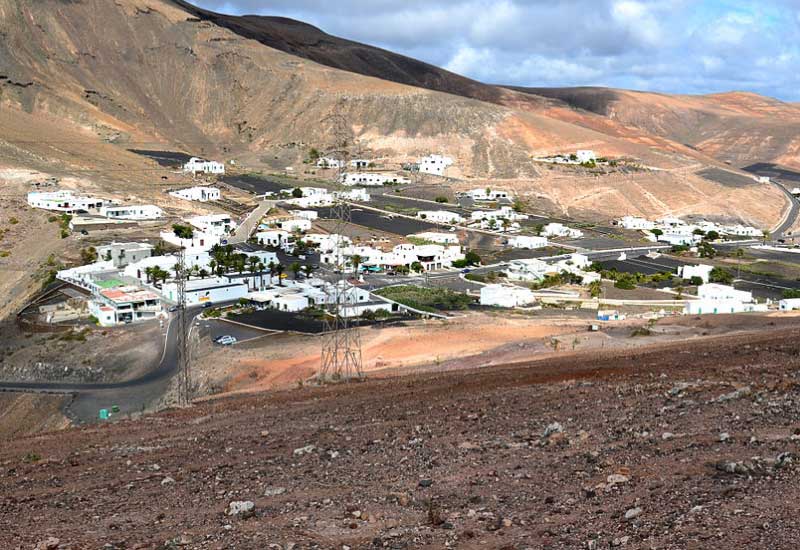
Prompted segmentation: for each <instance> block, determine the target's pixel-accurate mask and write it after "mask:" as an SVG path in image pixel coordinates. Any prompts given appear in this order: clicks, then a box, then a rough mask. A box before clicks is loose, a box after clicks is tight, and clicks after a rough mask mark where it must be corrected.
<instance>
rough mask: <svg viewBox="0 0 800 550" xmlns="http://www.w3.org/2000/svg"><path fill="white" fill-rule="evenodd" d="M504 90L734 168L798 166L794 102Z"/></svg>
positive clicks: (798, 111) (746, 96) (736, 95)
mask: <svg viewBox="0 0 800 550" xmlns="http://www.w3.org/2000/svg"><path fill="white" fill-rule="evenodd" d="M510 89H513V90H515V91H519V92H523V93H527V94H530V95H531V96H533V97H536V98H540V99H542V98H545V99H548V100H550V101H551V104H550V113H551V114H553V115H554V116H556V117H558V118H560V119H563V120H572V121H573V122H576V119H575V113H582V114H583V115H584V117H585V120H584V121H583V122H582V123H583V124H585V125H586V126H588V127H593V128H597V123H596V122H595V123H592V122H591V121H590V119H596V118H597V117H593V116H591V115H598V116H599V117H601V118H602V119H605V120H607V121H612V122H616V123H618V124H620V125H621V126H622V127H624V128H629V129H630V128H635V129H637V130H639V131H642V132H645V133H647V134H650V135H654V136H660V137H663V138H666V139H669V140H671V141H673V142H676V143H680V144H683V145H686V146H688V147H691V148H693V149H695V150H697V151H699V152H702V153H704V154H706V155H708V156H710V157H713V158H715V159H717V160H720V161H723V162H727V163H730V164H733V165H734V166H747V165H748V164H752V163H754V162H759V161H769V162H776V163H779V164H785V165H787V166H790V167H796V168H800V154H798V153H800V106H798V105H797V104H793V103H786V102H783V101H779V100H777V99H773V98H770V97H764V96H760V95H758V94H753V93H748V92H730V93H722V94H710V95H669V94H659V93H652V92H635V91H628V90H615V89H610V88H595V87H583V88H520V87H510ZM565 110H569V111H571V115H566V114H565V113H564V111H565ZM558 111H560V112H561V114H556V112H558Z"/></svg>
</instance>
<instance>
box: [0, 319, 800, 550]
mask: <svg viewBox="0 0 800 550" xmlns="http://www.w3.org/2000/svg"><path fill="white" fill-rule="evenodd" d="M795 335H796V327H791V328H785V327H780V326H776V327H771V330H768V331H764V332H762V333H759V334H749V335H736V336H723V337H714V338H709V339H703V340H697V341H692V342H684V343H678V344H676V343H669V344H662V345H656V346H654V347H651V348H648V349H638V350H606V351H603V352H598V351H597V350H594V351H590V352H583V353H577V354H570V355H565V356H563V357H557V358H552V359H548V360H547V361H543V362H536V363H530V364H527V365H526V364H523V365H517V366H513V367H493V368H491V369H483V370H480V371H462V372H450V373H446V374H430V375H419V376H415V377H400V378H393V379H383V380H372V381H368V382H365V383H363V384H356V385H351V386H338V387H324V388H303V389H299V390H294V391H287V392H273V393H263V394H258V395H254V396H249V397H241V396H240V397H236V398H227V399H215V400H210V401H206V402H203V403H198V404H196V405H195V406H193V407H192V408H190V409H185V410H177V411H172V412H168V413H164V414H160V415H156V416H150V417H145V418H144V419H142V420H140V421H137V422H122V423H119V424H116V425H109V426H101V427H90V428H84V429H74V430H69V431H66V432H60V433H58V434H54V435H44V436H38V437H31V438H22V439H17V440H10V441H6V442H4V443H3V445H2V447H1V448H0V547H3V548H10V549H16V548H33V547H34V546H35V545H37V544H38V545H39V548H63V549H66V548H72V549H82V548H109V549H110V548H127V549H133V548H153V549H155V548H177V547H182V548H219V549H222V548H259V549H261V548H281V549H286V548H295V549H300V548H340V549H341V548H445V547H452V548H509V549H511V548H514V549H517V548H519V549H523V548H609V547H625V548H724V547H729V548H743V547H748V548H793V547H795V544H796V541H797V533H798V519H797V508H798V506H797V498H798V496H800V483H798V476H797V472H798V462H797V461H798V460H800V457H799V456H798V454H797V453H798V443H799V442H800V435H798V434H800V418H798V412H799V411H800V389H799V388H800V386H799V385H798V374H797V368H798V365H800V356H799V355H798V353H799V352H800V345H798V344H797V343H796V341H795ZM56 539H57V540H56Z"/></svg>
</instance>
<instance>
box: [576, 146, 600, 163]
mask: <svg viewBox="0 0 800 550" xmlns="http://www.w3.org/2000/svg"><path fill="white" fill-rule="evenodd" d="M575 156H577V157H578V162H579V163H581V164H583V163H584V162H595V161H596V160H597V155H596V154H595V153H594V151H592V150H591V149H579V150H578V151H577V152H576V153H575Z"/></svg>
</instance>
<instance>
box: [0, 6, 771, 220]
mask: <svg viewBox="0 0 800 550" xmlns="http://www.w3.org/2000/svg"><path fill="white" fill-rule="evenodd" d="M0 24H2V28H3V29H4V30H3V32H4V33H5V39H4V40H3V41H2V42H0V102H2V106H3V109H2V110H1V112H0V116H2V117H3V119H4V124H0V154H2V158H3V162H4V166H3V168H6V169H34V170H39V171H42V172H44V173H56V174H64V175H70V176H74V177H79V179H80V181H81V182H82V183H81V185H89V186H99V187H101V188H103V189H106V190H109V191H113V192H121V191H123V190H125V191H128V192H131V191H137V192H138V191H142V192H144V191H146V190H148V189H152V183H153V181H154V180H155V181H159V179H158V178H159V177H167V178H168V179H169V178H172V175H171V174H170V173H166V172H165V170H164V169H161V168H159V167H158V166H157V165H155V163H153V162H151V161H148V160H146V159H144V158H142V157H139V156H137V155H134V154H133V153H130V152H129V151H128V149H168V150H182V151H185V152H188V153H192V154H197V155H204V156H214V157H219V158H225V159H235V160H236V161H237V163H238V164H239V165H240V166H244V167H246V169H250V170H265V171H276V170H283V169H284V168H285V167H287V166H292V167H295V169H296V170H298V171H301V170H302V169H303V164H302V161H303V160H304V159H305V158H306V157H307V155H308V151H309V150H310V148H312V147H314V148H317V149H319V150H323V151H324V150H325V149H328V148H330V147H332V146H333V142H334V138H333V132H332V127H333V125H334V123H333V122H332V120H331V118H330V117H331V115H334V114H338V115H342V116H343V117H345V119H346V120H347V128H346V130H347V131H348V132H349V133H350V137H351V142H357V144H358V148H359V149H360V150H361V152H362V154H364V155H369V156H373V157H379V158H382V159H384V162H385V163H386V165H387V166H389V167H392V166H395V167H396V166H398V165H399V163H401V162H404V161H408V160H410V159H413V158H416V157H418V156H420V155H424V154H428V153H433V152H437V153H445V154H448V155H450V156H452V157H454V158H455V159H456V166H455V168H454V169H453V170H452V173H451V174H450V175H451V176H453V177H456V178H462V179H466V180H468V181H469V180H471V179H483V180H485V179H492V180H495V181H498V182H500V183H501V184H506V183H508V184H509V185H512V184H513V185H514V187H515V188H517V189H519V192H520V194H522V195H523V196H524V197H526V198H527V199H529V200H531V201H535V202H541V204H542V205H548V204H554V205H558V206H557V208H558V212H559V213H573V212H574V213H578V214H580V215H581V216H582V217H588V218H592V217H601V218H607V217H613V216H617V215H622V214H630V213H633V214H642V215H648V216H652V215H659V214H664V213H668V212H680V213H684V214H691V213H699V214H706V215H710V216H734V215H735V217H737V218H738V219H741V220H742V221H745V222H747V223H751V224H757V225H759V226H770V225H773V224H775V223H776V222H777V220H778V219H779V218H780V217H781V213H782V211H783V210H784V208H785V206H786V201H785V198H784V197H783V196H782V194H781V193H780V192H779V191H777V190H776V189H775V188H774V187H771V186H769V185H753V186H749V187H748V188H746V189H735V188H730V187H726V186H725V185H723V184H720V183H718V182H711V181H709V180H702V181H700V180H701V179H702V178H698V176H696V175H695V172H696V171H697V170H699V169H702V168H704V167H706V166H708V165H714V164H716V163H717V161H715V160H714V159H713V158H711V157H709V156H708V155H706V154H704V153H703V152H701V151H698V150H696V149H693V148H692V147H688V146H685V145H682V144H681V143H679V142H678V141H675V140H672V139H671V138H670V137H668V136H667V137H665V136H662V135H658V134H656V133H647V132H646V131H644V130H641V129H637V128H633V127H630V126H625V125H624V124H622V123H620V122H618V121H616V120H614V118H613V117H604V116H600V115H597V114H594V113H591V112H589V111H585V110H574V109H572V108H568V107H564V105H565V104H561V105H560V106H554V105H552V102H551V101H549V100H545V99H542V98H541V97H539V96H536V97H534V96H532V95H530V94H526V93H522V92H519V91H512V90H506V89H501V88H497V87H493V86H487V85H484V84H480V83H476V82H474V81H471V80H469V79H465V78H463V77H459V76H457V75H453V74H452V73H448V72H447V71H443V70H441V69H436V68H435V67H431V66H429V65H426V64H423V63H420V62H416V61H414V60H409V59H407V58H404V57H402V56H398V55H396V54H392V53H391V52H386V51H383V50H378V49H376V48H370V47H368V46H363V45H359V44H355V43H352V42H348V41H344V40H341V39H335V38H334V37H328V36H327V35H324V33H322V32H321V31H319V30H317V29H315V28H313V27H310V26H308V25H304V24H301V23H297V22H291V21H287V20H284V19H275V18H260V17H245V18H235V17H223V16H218V15H215V14H209V13H207V12H201V11H199V10H197V9H196V8H193V7H191V6H188V5H187V4H185V3H183V2H175V1H172V0H117V1H115V2H107V1H105V0H83V1H81V2H62V1H56V0H44V1H41V2H27V1H23V0H0ZM321 63H324V64H321ZM334 67H335V68H334ZM342 69H346V70H342ZM377 77H380V78H377ZM437 90H442V91H437ZM465 96H468V97H465ZM579 148H591V149H594V150H596V151H598V153H599V154H602V155H606V156H612V157H627V158H631V159H635V160H636V162H640V163H642V164H644V165H646V166H649V167H653V168H654V169H658V170H660V172H642V173H632V174H622V175H620V174H612V175H608V176H603V177H593V178H590V179H589V180H587V182H588V187H586V188H584V187H583V185H584V183H582V182H581V181H579V180H576V181H575V183H574V184H573V185H572V186H571V188H569V189H563V188H562V187H563V183H564V181H565V177H566V178H567V179H568V176H569V174H566V175H565V174H554V173H551V172H550V170H549V169H548V168H547V167H543V166H541V165H537V164H536V163H533V162H532V161H531V157H532V156H536V155H541V154H547V153H557V152H569V151H574V150H575V149H579ZM659 174H661V175H663V178H660V177H654V175H655V176H658V175H659ZM609 194H611V195H613V196H619V197H621V198H624V199H625V200H614V201H610V202H609V201H607V200H606V198H607V196H608V195H609ZM540 198H541V199H542V200H541V201H540ZM731 203H733V204H736V205H737V207H736V208H734V209H731V208H728V207H727V206H725V205H726V204H731Z"/></svg>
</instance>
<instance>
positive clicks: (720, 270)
mask: <svg viewBox="0 0 800 550" xmlns="http://www.w3.org/2000/svg"><path fill="white" fill-rule="evenodd" d="M708 280H709V281H711V282H712V283H720V284H723V285H729V284H731V283H733V274H732V273H731V272H730V271H728V270H727V269H725V268H724V267H715V268H714V269H712V270H711V273H710V274H709V276H708Z"/></svg>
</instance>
